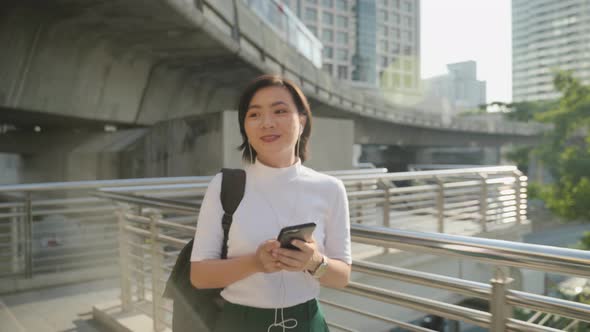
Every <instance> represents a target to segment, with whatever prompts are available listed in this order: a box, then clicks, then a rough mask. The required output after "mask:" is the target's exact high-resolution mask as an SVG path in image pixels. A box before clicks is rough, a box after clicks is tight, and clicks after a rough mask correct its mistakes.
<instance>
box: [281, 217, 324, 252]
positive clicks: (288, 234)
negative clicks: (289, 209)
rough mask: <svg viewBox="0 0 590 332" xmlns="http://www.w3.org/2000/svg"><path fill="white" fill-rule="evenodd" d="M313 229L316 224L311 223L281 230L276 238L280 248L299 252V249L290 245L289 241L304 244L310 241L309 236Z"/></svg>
mask: <svg viewBox="0 0 590 332" xmlns="http://www.w3.org/2000/svg"><path fill="white" fill-rule="evenodd" d="M315 227H316V224H315V223H313V222H311V223H306V224H300V225H294V226H289V227H285V228H283V229H281V232H280V233H279V237H278V241H279V242H280V243H281V248H286V249H291V250H299V248H297V247H295V246H294V245H292V244H291V241H293V240H295V239H298V240H301V241H305V242H309V241H311V236H312V234H313V231H314V230H315Z"/></svg>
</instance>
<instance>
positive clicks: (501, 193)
mask: <svg viewBox="0 0 590 332" xmlns="http://www.w3.org/2000/svg"><path fill="white" fill-rule="evenodd" d="M327 173H328V174H331V175H333V176H336V177H338V178H340V179H342V180H343V182H344V183H345V186H346V189H347V192H348V197H349V202H350V216H351V220H352V222H353V223H360V224H366V225H381V226H386V227H395V228H400V229H414V230H426V231H439V232H447V233H459V234H465V233H466V232H467V234H477V233H481V232H485V231H487V230H494V229H496V228H498V227H500V228H502V227H511V226H512V225H516V224H518V223H519V222H524V221H526V190H525V188H526V177H524V176H522V175H521V174H520V173H519V172H518V170H517V169H516V168H515V167H487V168H474V169H463V170H452V171H451V170H447V171H434V172H432V171H429V172H404V173H386V170H385V169H363V170H343V171H331V172H327ZM484 178H485V180H483V179H484ZM210 180H211V177H210V176H197V177H175V178H152V179H124V180H104V181H80V182H65V183H44V184H21V185H4V186H0V200H1V201H0V248H2V251H1V253H0V276H2V277H9V276H12V277H21V276H25V277H26V278H32V277H33V276H34V275H37V274H44V273H54V272H67V271H76V270H83V269H86V268H92V267H94V266H100V267H104V266H115V265H116V259H115V258H114V257H115V255H114V254H115V253H116V250H117V241H116V240H115V238H116V236H115V235H116V234H117V231H118V230H117V226H116V217H115V214H114V211H115V206H114V204H113V203H112V200H111V199H110V198H111V196H109V195H113V194H115V193H117V194H128V197H127V199H128V200H131V201H130V203H133V204H135V205H136V206H138V209H139V210H141V208H142V207H141V204H139V203H137V204H136V202H135V203H134V201H133V200H136V199H137V197H135V196H132V195H131V196H129V194H135V195H141V196H145V197H152V198H158V199H160V200H162V199H173V202H172V204H175V203H176V202H191V204H194V205H195V206H196V207H197V208H198V206H199V204H200V201H201V199H202V195H203V194H204V192H205V189H206V186H207V183H208V182H209V181H210ZM97 190H98V191H99V192H100V193H101V195H102V196H101V197H99V196H97V195H96V192H97ZM517 193H520V194H517ZM122 197H123V196H121V195H119V196H118V198H117V200H121V199H122ZM161 204H163V203H161ZM139 210H138V211H139ZM166 217H167V216H166ZM175 221H177V222H184V223H185V224H186V225H192V226H194V224H195V223H196V219H195V218H180V219H178V220H175ZM102 270H104V269H102ZM113 273H115V270H113Z"/></svg>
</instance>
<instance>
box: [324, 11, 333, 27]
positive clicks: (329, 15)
mask: <svg viewBox="0 0 590 332" xmlns="http://www.w3.org/2000/svg"><path fill="white" fill-rule="evenodd" d="M322 24H326V25H332V24H334V15H332V13H328V12H323V13H322Z"/></svg>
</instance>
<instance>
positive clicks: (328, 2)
mask: <svg viewBox="0 0 590 332" xmlns="http://www.w3.org/2000/svg"><path fill="white" fill-rule="evenodd" d="M322 5H323V6H324V7H326V8H332V5H333V4H332V0H322Z"/></svg>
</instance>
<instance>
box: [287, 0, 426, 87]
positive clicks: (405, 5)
mask: <svg viewBox="0 0 590 332" xmlns="http://www.w3.org/2000/svg"><path fill="white" fill-rule="evenodd" d="M283 2H284V3H285V4H287V5H288V6H289V8H290V9H291V11H292V12H294V13H296V14H297V16H298V17H299V18H300V19H301V20H302V21H303V23H304V24H305V25H306V26H307V27H308V28H309V29H310V30H311V31H312V32H313V33H314V34H315V35H316V36H318V38H319V39H320V40H321V42H322V44H323V45H324V49H323V65H322V67H323V70H324V71H326V72H328V73H329V74H330V75H332V76H334V77H336V78H338V79H340V80H347V81H351V82H356V83H359V84H362V85H364V86H367V87H374V88H376V87H379V88H382V89H384V90H391V91H396V92H399V93H411V94H415V93H416V92H417V91H418V89H419V86H420V79H419V77H420V47H419V46H420V0H283Z"/></svg>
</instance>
